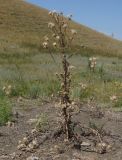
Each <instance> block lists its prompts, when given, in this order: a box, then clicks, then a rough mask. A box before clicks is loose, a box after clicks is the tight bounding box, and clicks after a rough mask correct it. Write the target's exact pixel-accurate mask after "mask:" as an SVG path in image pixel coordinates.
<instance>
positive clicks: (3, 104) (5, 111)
mask: <svg viewBox="0 0 122 160" xmlns="http://www.w3.org/2000/svg"><path fill="white" fill-rule="evenodd" d="M11 118H12V106H11V103H10V101H9V100H8V99H7V98H6V97H2V98H1V97H0V125H4V124H5V123H6V122H7V121H9V120H11Z"/></svg>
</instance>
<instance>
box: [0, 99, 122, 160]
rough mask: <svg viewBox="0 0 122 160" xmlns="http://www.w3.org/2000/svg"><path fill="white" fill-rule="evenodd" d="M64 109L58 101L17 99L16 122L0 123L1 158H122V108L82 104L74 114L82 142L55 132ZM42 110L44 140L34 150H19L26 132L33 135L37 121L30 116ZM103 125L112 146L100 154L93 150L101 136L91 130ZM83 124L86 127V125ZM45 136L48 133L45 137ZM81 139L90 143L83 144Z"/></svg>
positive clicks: (104, 135) (59, 159) (39, 135)
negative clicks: (89, 129) (121, 110)
mask: <svg viewBox="0 0 122 160" xmlns="http://www.w3.org/2000/svg"><path fill="white" fill-rule="evenodd" d="M59 111H60V109H59V108H58V107H56V105H55V103H54V102H49V103H48V102H46V103H43V104H42V102H40V101H38V103H37V100H27V99H23V100H22V101H20V102H17V100H16V101H15V102H14V111H13V113H14V120H13V121H14V126H11V127H10V126H7V125H6V126H1V127H0V160H12V159H15V160H26V159H27V158H28V157H30V156H36V157H38V158H39V160H122V112H114V111H112V110H110V109H104V110H103V109H102V110H100V111H99V110H98V109H96V106H94V105H92V104H91V105H87V104H80V105H79V109H78V110H76V111H75V114H74V116H73V118H72V121H73V122H74V124H80V125H81V128H80V127H79V125H75V127H74V132H75V133H76V134H77V135H78V136H80V140H81V141H79V143H78V142H77V143H76V144H75V142H67V141H65V136H64V135H63V134H60V133H59V135H58V133H57V135H55V136H54V135H53V136H52V134H51V133H55V131H56V128H58V127H59V124H58V123H57V119H58V114H59ZM41 113H43V114H45V115H47V119H48V126H47V128H46V129H45V131H43V132H39V133H38V135H36V137H37V139H38V141H39V142H41V143H40V145H39V147H38V148H36V149H34V150H32V151H25V150H24V151H22V150H18V149H17V146H18V142H19V140H22V139H23V137H24V136H26V135H29V134H30V133H31V131H32V129H33V128H34V127H35V125H34V124H30V123H29V120H30V119H34V118H36V117H37V116H38V115H40V114H41ZM89 124H92V125H94V124H95V125H97V126H98V127H100V126H102V125H103V130H104V132H105V134H103V141H104V142H105V143H107V144H109V145H110V146H111V149H110V150H108V151H107V153H104V154H100V153H97V152H95V151H94V150H91V149H90V148H89V146H90V147H91V148H92V144H93V142H95V141H96V142H97V141H98V137H97V136H95V135H92V134H87V131H86V130H87V129H86V130H84V127H86V128H87V127H89V126H90V125H89ZM82 127H83V128H82ZM44 136H45V137H44ZM81 143H85V144H88V146H87V145H86V146H84V145H80V147H79V145H78V144H81Z"/></svg>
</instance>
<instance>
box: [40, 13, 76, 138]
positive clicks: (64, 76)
mask: <svg viewBox="0 0 122 160" xmlns="http://www.w3.org/2000/svg"><path fill="white" fill-rule="evenodd" d="M49 16H50V18H51V20H52V22H49V23H48V27H49V28H50V29H51V31H52V39H53V43H51V42H52V41H50V39H49V38H48V37H47V36H45V37H44V40H45V41H44V42H43V44H42V45H43V47H44V48H46V49H49V51H50V47H51V46H53V47H54V48H55V49H57V51H59V52H60V53H61V59H62V70H63V72H62V73H60V74H56V75H57V77H58V79H59V80H60V82H61V90H60V98H61V99H60V106H61V115H62V117H63V122H62V127H63V131H64V133H65V134H66V138H67V139H70V138H71V136H72V129H71V114H70V106H71V100H70V88H71V73H70V65H69V62H68V60H67V59H68V57H67V54H66V52H67V50H69V49H71V46H72V41H73V39H74V37H75V35H76V34H77V32H76V31H75V30H74V29H70V21H71V17H72V15H70V16H68V17H67V18H65V17H64V16H63V13H57V12H55V11H53V12H49ZM51 55H52V54H51Z"/></svg>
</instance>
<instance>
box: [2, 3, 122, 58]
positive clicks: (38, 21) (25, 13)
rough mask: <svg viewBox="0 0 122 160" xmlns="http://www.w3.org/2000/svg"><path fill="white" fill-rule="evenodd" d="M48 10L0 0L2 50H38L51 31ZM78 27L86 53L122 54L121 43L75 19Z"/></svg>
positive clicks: (79, 38) (18, 51)
mask: <svg viewBox="0 0 122 160" xmlns="http://www.w3.org/2000/svg"><path fill="white" fill-rule="evenodd" d="M49 21H50V20H49V16H48V11H47V10H46V9H43V8H40V7H37V6H34V5H32V4H29V3H27V2H25V1H22V0H0V53H6V54H9V53H11V52H12V53H29V52H36V51H37V52H39V51H40V44H41V42H42V39H43V36H44V35H45V34H48V33H50V32H49V30H48V27H47V23H48V22H49ZM71 27H72V28H74V29H77V31H78V37H77V41H76V44H78V45H79V47H80V46H81V45H84V46H86V48H85V49H83V50H82V52H83V53H84V54H85V53H86V54H87V52H88V53H94V54H96V53H97V54H103V55H108V56H111V55H114V56H120V57H122V42H121V41H118V40H115V39H112V38H110V37H107V36H105V35H104V34H101V33H98V32H96V31H94V30H92V29H90V28H88V27H85V26H83V25H80V24H77V23H75V22H72V24H71Z"/></svg>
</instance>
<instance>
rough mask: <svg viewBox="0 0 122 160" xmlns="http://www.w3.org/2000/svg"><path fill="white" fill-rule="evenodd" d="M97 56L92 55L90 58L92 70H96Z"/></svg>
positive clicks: (89, 65)
mask: <svg viewBox="0 0 122 160" xmlns="http://www.w3.org/2000/svg"><path fill="white" fill-rule="evenodd" d="M96 64H97V62H96V58H95V57H90V58H89V62H88V67H89V69H90V71H93V72H94V71H95V67H96Z"/></svg>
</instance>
